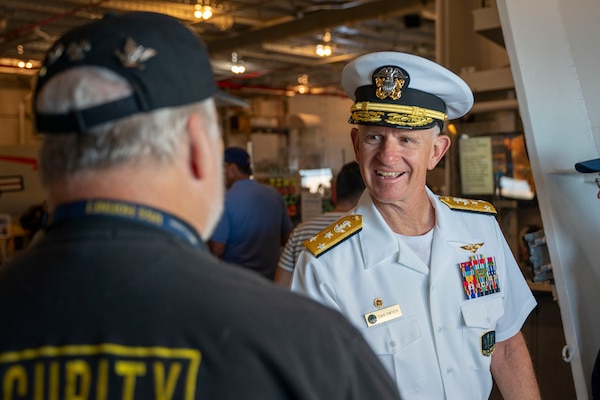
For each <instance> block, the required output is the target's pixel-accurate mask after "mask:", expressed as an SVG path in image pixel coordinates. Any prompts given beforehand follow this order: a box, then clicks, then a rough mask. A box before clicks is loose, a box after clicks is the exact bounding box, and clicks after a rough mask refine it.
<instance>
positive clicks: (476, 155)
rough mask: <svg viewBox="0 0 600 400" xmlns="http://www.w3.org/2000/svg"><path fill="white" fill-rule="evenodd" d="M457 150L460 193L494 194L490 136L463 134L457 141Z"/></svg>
mask: <svg viewBox="0 0 600 400" xmlns="http://www.w3.org/2000/svg"><path fill="white" fill-rule="evenodd" d="M458 152H459V162H460V182H461V188H462V190H461V192H462V194H464V195H471V194H485V195H488V194H489V195H491V194H494V167H493V161H492V138H491V137H490V136H484V137H468V136H465V137H463V138H461V139H460V141H459V143H458Z"/></svg>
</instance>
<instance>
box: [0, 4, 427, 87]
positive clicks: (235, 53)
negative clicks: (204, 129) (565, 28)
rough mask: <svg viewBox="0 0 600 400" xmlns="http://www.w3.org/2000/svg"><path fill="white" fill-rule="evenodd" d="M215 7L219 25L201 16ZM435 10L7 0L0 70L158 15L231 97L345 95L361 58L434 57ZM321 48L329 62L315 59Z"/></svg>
mask: <svg viewBox="0 0 600 400" xmlns="http://www.w3.org/2000/svg"><path fill="white" fill-rule="evenodd" d="M207 7H210V9H211V11H212V14H213V15H212V17H211V18H209V19H207V20H204V19H202V18H197V17H196V16H195V15H194V13H195V12H197V11H206V10H207ZM434 8H435V3H434V1H433V0H431V1H424V0H357V1H344V0H328V1H321V0H278V1H277V0H0V72H4V73H6V72H8V73H30V74H32V75H33V74H34V73H35V71H36V69H37V68H39V64H40V62H41V60H42V59H43V58H44V56H45V53H46V51H47V50H48V49H49V47H50V46H51V45H52V43H53V42H54V41H55V40H56V39H57V38H58V37H60V36H61V35H62V34H63V33H64V32H65V31H67V30H69V29H72V28H74V27H76V26H79V25H82V24H85V23H87V22H89V21H92V20H95V19H99V18H102V16H103V15H105V14H106V13H125V12H130V11H151V12H160V13H164V14H169V15H172V16H174V17H176V18H179V19H180V20H181V21H183V22H184V23H186V24H188V25H189V26H190V27H191V28H192V29H193V30H195V31H196V32H198V34H199V35H200V36H201V37H202V39H203V40H204V42H205V43H206V45H207V48H208V50H209V53H210V55H211V59H212V62H213V69H214V72H215V75H216V77H217V80H218V82H219V85H220V86H221V87H222V88H225V89H228V90H230V91H231V92H233V93H246V94H248V95H251V94H261V93H265V94H269V93H271V94H280V93H281V94H286V93H288V94H290V93H291V91H295V92H302V91H306V92H310V93H315V94H319V93H327V94H342V90H341V87H340V85H339V81H340V73H341V70H342V68H343V66H344V65H345V64H346V63H347V62H348V61H349V60H351V59H353V58H355V57H357V56H359V55H361V54H365V53H368V52H372V51H386V50H397V51H405V52H410V53H413V54H417V55H420V56H423V57H426V58H432V59H433V58H434V56H435V9H434ZM157 28H159V27H157ZM319 45H320V46H321V47H320V48H321V50H323V51H326V50H327V47H329V49H330V50H331V54H330V55H319V54H317V52H316V50H317V46H319ZM240 66H243V67H244V69H245V70H243V72H241V73H234V72H232V67H240ZM238 72H240V71H238Z"/></svg>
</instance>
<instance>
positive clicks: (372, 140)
mask: <svg viewBox="0 0 600 400" xmlns="http://www.w3.org/2000/svg"><path fill="white" fill-rule="evenodd" d="M365 142H367V143H369V144H374V143H379V142H381V136H380V135H367V136H365Z"/></svg>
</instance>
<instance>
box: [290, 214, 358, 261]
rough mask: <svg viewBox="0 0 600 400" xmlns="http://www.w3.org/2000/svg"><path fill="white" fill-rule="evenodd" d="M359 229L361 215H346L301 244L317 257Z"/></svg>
mask: <svg viewBox="0 0 600 400" xmlns="http://www.w3.org/2000/svg"><path fill="white" fill-rule="evenodd" d="M361 230H362V215H356V214H352V215H347V216H345V217H342V218H340V219H338V220H337V221H335V222H334V223H333V224H331V225H329V226H328V227H327V228H325V229H323V230H322V231H321V232H319V233H317V234H316V235H315V236H313V237H311V238H309V239H307V240H305V241H304V242H303V243H302V245H303V246H304V247H306V248H307V249H308V250H309V251H310V252H311V253H312V254H313V255H314V256H315V257H319V256H322V255H323V254H325V253H326V252H327V251H329V250H331V249H332V248H334V247H335V246H337V245H338V244H340V243H341V242H343V241H344V240H346V239H348V238H350V237H352V236H354V235H355V234H357V233H358V232H360V231H361Z"/></svg>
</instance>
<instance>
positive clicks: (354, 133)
mask: <svg viewBox="0 0 600 400" xmlns="http://www.w3.org/2000/svg"><path fill="white" fill-rule="evenodd" d="M350 138H352V147H353V148H354V157H355V158H357V157H358V146H359V142H360V136H359V134H358V128H352V130H351V131H350ZM357 160H358V158H357Z"/></svg>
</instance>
